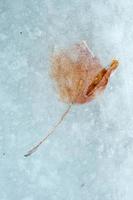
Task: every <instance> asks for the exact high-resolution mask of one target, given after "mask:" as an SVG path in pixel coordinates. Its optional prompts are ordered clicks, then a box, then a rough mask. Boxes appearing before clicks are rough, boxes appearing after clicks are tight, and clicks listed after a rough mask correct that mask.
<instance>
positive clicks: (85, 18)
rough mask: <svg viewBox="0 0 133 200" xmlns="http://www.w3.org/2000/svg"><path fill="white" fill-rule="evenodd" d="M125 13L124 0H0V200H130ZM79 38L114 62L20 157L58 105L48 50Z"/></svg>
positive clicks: (131, 131)
mask: <svg viewBox="0 0 133 200" xmlns="http://www.w3.org/2000/svg"><path fill="white" fill-rule="evenodd" d="M132 20H133V1H132V0H126V1H125V0H117V1H116V0H101V1H99V0H89V1H88V0H76V1H72V0H66V1H63V0H62V1H61V0H51V1H49V0H28V1H26V0H13V1H11V0H0V105H1V107H0V200H81V199H82V200H132V199H133V66H132V62H133V23H132ZM82 40H85V41H86V42H87V44H88V46H89V47H90V49H92V51H93V53H94V54H95V55H96V56H97V57H99V58H100V60H101V63H102V64H103V65H104V66H107V65H108V64H110V62H111V60H112V59H113V58H116V59H118V60H119V61H120V66H119V69H118V70H117V71H116V72H115V73H114V74H113V76H112V77H111V80H110V83H109V85H108V87H107V89H106V91H105V92H104V94H103V95H102V96H100V97H99V98H97V99H96V100H94V101H93V102H91V103H89V104H84V105H81V106H74V107H73V109H72V111H71V112H70V113H69V114H68V116H67V117H66V119H65V120H64V122H63V123H62V124H61V126H60V127H59V128H58V129H57V130H56V131H55V133H54V135H52V136H51V137H50V138H49V139H48V140H47V141H46V143H45V144H43V145H42V146H41V147H40V148H39V149H38V151H37V152H36V153H34V154H33V155H32V156H31V157H27V158H24V154H25V153H26V152H27V150H29V149H30V148H31V147H32V146H33V145H34V144H36V142H38V140H40V139H41V138H42V137H43V136H44V135H46V134H47V131H48V129H49V128H51V127H52V126H53V125H54V124H55V123H56V121H57V120H58V119H59V117H60V115H61V114H62V113H63V112H64V110H65V109H66V107H67V105H66V104H64V103H62V102H61V101H59V99H58V96H57V94H56V92H55V88H54V85H53V82H52V81H51V79H50V77H49V72H50V65H51V60H50V59H51V55H52V54H53V52H54V51H55V50H57V51H58V50H60V49H62V48H66V47H69V46H71V45H73V44H74V43H77V42H80V41H82Z"/></svg>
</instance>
